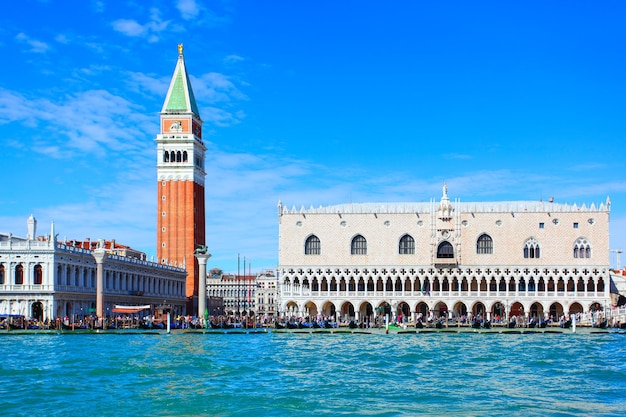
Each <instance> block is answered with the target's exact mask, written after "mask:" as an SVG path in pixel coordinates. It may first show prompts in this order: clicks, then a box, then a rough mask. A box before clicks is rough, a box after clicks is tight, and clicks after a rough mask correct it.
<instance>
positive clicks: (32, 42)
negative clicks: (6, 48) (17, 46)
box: [15, 32, 50, 54]
mask: <svg viewBox="0 0 626 417" xmlns="http://www.w3.org/2000/svg"><path fill="white" fill-rule="evenodd" d="M15 39H16V40H17V41H19V42H21V43H25V44H26V45H28V46H30V49H29V50H28V51H29V52H33V53H37V54H41V53H44V52H47V51H48V49H50V46H49V45H48V44H47V43H45V42H42V41H39V40H36V39H32V38H31V37H29V36H28V35H26V34H25V33H23V32H20V33H18V34H17V35H16V36H15Z"/></svg>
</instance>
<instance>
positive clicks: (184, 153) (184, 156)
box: [183, 151, 187, 162]
mask: <svg viewBox="0 0 626 417" xmlns="http://www.w3.org/2000/svg"><path fill="white" fill-rule="evenodd" d="M183 162H187V151H183Z"/></svg>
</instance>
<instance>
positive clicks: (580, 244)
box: [574, 237, 591, 258]
mask: <svg viewBox="0 0 626 417" xmlns="http://www.w3.org/2000/svg"><path fill="white" fill-rule="evenodd" d="M574 258H591V245H590V244H589V241H588V240H587V239H585V238H584V237H580V238H578V239H576V242H574Z"/></svg>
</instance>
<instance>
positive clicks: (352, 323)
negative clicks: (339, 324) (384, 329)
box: [348, 320, 359, 329]
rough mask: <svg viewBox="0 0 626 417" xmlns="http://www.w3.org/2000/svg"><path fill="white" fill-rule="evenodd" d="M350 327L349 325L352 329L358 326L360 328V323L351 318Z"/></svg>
mask: <svg viewBox="0 0 626 417" xmlns="http://www.w3.org/2000/svg"><path fill="white" fill-rule="evenodd" d="M348 327H349V328H351V329H356V328H358V327H359V325H358V324H356V323H355V322H354V320H350V323H349V324H348Z"/></svg>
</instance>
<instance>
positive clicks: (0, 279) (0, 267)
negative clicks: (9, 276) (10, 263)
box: [0, 265, 4, 285]
mask: <svg viewBox="0 0 626 417" xmlns="http://www.w3.org/2000/svg"><path fill="white" fill-rule="evenodd" d="M0 285H4V265H0Z"/></svg>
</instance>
